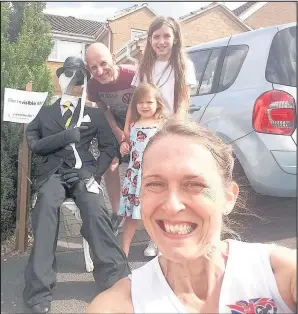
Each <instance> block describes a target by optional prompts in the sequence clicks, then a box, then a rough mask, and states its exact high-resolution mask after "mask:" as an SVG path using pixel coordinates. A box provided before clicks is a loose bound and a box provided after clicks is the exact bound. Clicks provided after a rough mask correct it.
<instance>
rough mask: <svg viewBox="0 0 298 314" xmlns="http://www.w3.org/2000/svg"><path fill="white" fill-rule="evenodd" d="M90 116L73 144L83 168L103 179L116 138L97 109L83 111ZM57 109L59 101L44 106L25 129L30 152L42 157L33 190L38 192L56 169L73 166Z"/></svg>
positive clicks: (69, 148) (37, 166)
mask: <svg viewBox="0 0 298 314" xmlns="http://www.w3.org/2000/svg"><path fill="white" fill-rule="evenodd" d="M80 108H81V99H80V100H79V102H78V105H77V107H76V108H75V111H74V113H73V117H72V120H71V124H73V123H76V122H77V121H78V118H79V113H80ZM86 115H89V117H90V119H91V122H83V123H82V124H81V125H82V126H83V125H86V126H88V127H89V128H88V129H87V130H82V131H81V140H80V142H79V143H77V144H76V149H77V151H78V153H79V155H80V158H81V160H82V163H83V166H87V167H88V168H89V170H90V171H91V172H92V173H96V175H97V176H98V177H100V176H102V175H103V174H104V172H105V171H106V170H107V168H108V167H109V165H110V163H111V162H112V160H113V158H114V157H115V154H116V145H115V137H114V135H113V133H112V130H111V128H110V126H109V124H108V122H107V120H106V118H105V115H104V113H103V111H102V110H101V109H99V108H90V107H85V108H84V116H86ZM65 130H66V129H65V127H64V122H63V118H62V114H61V108H60V98H59V99H58V100H57V101H56V102H55V103H54V104H53V105H51V106H45V105H44V106H43V107H42V108H41V110H40V111H39V113H38V114H37V116H36V117H35V119H34V120H33V121H31V122H30V123H29V124H28V126H27V129H26V136H27V140H28V145H29V147H30V149H31V150H32V152H33V153H35V154H37V155H39V156H41V158H39V159H38V161H37V165H36V168H37V169H36V172H37V173H36V175H37V176H36V181H35V182H34V183H35V184H34V189H35V190H36V189H38V188H39V187H40V186H41V185H42V184H43V183H44V182H45V181H46V180H47V179H48V178H49V177H50V176H51V175H52V174H53V173H55V172H56V171H57V169H58V168H59V167H60V166H61V165H62V164H63V163H66V164H67V165H68V166H70V167H74V165H75V157H74V153H73V149H72V148H71V146H70V145H69V144H70V143H69V140H68V138H67V136H66V134H65V133H66V132H65ZM94 137H97V140H98V149H99V151H100V156H99V157H98V159H97V161H96V160H95V158H94V157H93V155H92V153H91V152H90V151H89V146H90V142H91V141H92V139H93V138H94Z"/></svg>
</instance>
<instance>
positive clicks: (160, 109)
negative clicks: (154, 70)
mask: <svg viewBox="0 0 298 314" xmlns="http://www.w3.org/2000/svg"><path fill="white" fill-rule="evenodd" d="M148 94H151V95H153V97H154V98H155V99H156V102H157V109H156V113H155V115H154V116H155V118H157V119H162V118H164V107H165V105H164V103H163V100H162V96H161V93H160V91H159V89H158V87H157V86H156V85H154V84H152V83H141V84H140V85H139V86H138V87H137V88H136V89H135V90H134V93H133V95H132V98H131V102H130V106H131V115H132V119H133V121H137V120H139V119H140V117H141V116H140V114H139V113H138V109H137V104H138V103H139V102H140V101H141V99H142V98H143V97H144V96H145V95H148Z"/></svg>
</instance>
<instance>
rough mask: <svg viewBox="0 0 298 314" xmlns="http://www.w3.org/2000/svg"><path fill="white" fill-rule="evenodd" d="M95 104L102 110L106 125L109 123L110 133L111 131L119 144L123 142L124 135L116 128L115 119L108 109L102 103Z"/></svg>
mask: <svg viewBox="0 0 298 314" xmlns="http://www.w3.org/2000/svg"><path fill="white" fill-rule="evenodd" d="M96 104H97V106H98V108H101V109H103V111H104V115H105V117H106V119H107V121H108V123H109V125H110V127H111V129H112V131H113V133H114V135H115V137H116V139H117V141H118V142H119V143H121V142H122V141H124V139H125V136H124V133H123V131H122V130H121V129H120V128H119V127H118V125H117V122H116V120H115V117H114V115H113V114H112V112H111V110H110V108H109V107H108V106H107V105H106V104H105V103H104V102H102V101H97V102H96Z"/></svg>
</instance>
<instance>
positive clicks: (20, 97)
mask: <svg viewBox="0 0 298 314" xmlns="http://www.w3.org/2000/svg"><path fill="white" fill-rule="evenodd" d="M47 96H48V93H47V92H46V93H38V92H27V91H24V90H18V89H12V88H5V91H4V111H3V121H10V122H17V123H29V122H31V121H32V120H33V119H34V118H35V117H36V115H37V114H38V112H39V110H40V108H41V107H42V105H43V104H44V102H45V100H46V99H47Z"/></svg>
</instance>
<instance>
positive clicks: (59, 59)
mask: <svg viewBox="0 0 298 314" xmlns="http://www.w3.org/2000/svg"><path fill="white" fill-rule="evenodd" d="M53 41H54V42H55V44H56V49H57V58H52V57H51V54H52V52H53V50H52V51H51V54H50V55H49V57H48V61H50V62H64V61H65V59H64V60H62V59H61V57H60V55H61V53H60V51H59V44H60V42H61V41H68V42H70V43H75V44H81V51H82V57H81V58H82V59H83V60H84V59H85V46H86V45H90V44H91V43H90V42H81V41H74V40H68V39H60V38H53ZM55 44H54V45H55ZM52 49H53V48H52Z"/></svg>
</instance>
